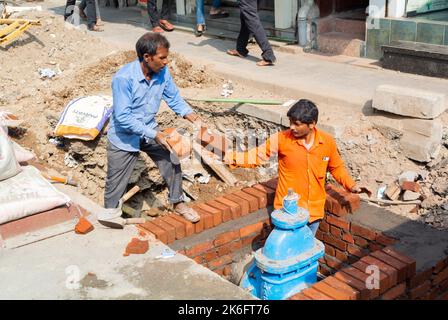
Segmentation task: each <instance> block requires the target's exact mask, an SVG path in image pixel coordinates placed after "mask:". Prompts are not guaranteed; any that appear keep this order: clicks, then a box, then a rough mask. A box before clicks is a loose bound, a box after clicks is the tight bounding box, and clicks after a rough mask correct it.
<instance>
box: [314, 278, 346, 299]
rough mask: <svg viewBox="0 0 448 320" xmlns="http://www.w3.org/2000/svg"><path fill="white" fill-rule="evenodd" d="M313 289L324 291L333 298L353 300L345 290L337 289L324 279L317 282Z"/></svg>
mask: <svg viewBox="0 0 448 320" xmlns="http://www.w3.org/2000/svg"><path fill="white" fill-rule="evenodd" d="M313 289H316V290H318V291H320V292H322V293H323V294H326V295H327V296H329V297H331V298H333V299H334V300H351V299H350V295H349V294H347V293H346V292H345V291H342V290H339V289H336V288H334V287H332V286H330V285H329V284H328V283H326V282H324V281H319V282H317V283H315V284H314V285H313Z"/></svg>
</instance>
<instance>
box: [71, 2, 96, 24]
mask: <svg viewBox="0 0 448 320" xmlns="http://www.w3.org/2000/svg"><path fill="white" fill-rule="evenodd" d="M75 5H76V0H67V2H66V4H65V12H64V20H67V18H68V17H70V16H71V15H72V14H73V11H74V8H75ZM80 7H81V9H83V10H84V9H85V12H86V15H87V25H88V26H89V28H92V27H93V26H94V25H95V24H96V10H97V9H96V5H95V0H83V1H81V3H80Z"/></svg>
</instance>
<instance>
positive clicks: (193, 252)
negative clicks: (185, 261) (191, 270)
mask: <svg viewBox="0 0 448 320" xmlns="http://www.w3.org/2000/svg"><path fill="white" fill-rule="evenodd" d="M213 248H214V247H213V242H212V241H207V242H201V243H198V244H196V245H194V246H193V247H191V248H188V247H187V248H185V253H186V255H187V257H190V258H193V257H196V256H197V255H200V254H201V253H204V252H207V251H209V250H211V249H213Z"/></svg>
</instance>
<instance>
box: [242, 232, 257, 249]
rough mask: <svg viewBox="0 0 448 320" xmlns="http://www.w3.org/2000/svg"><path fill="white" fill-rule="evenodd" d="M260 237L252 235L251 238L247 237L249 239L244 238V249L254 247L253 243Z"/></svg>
mask: <svg viewBox="0 0 448 320" xmlns="http://www.w3.org/2000/svg"><path fill="white" fill-rule="evenodd" d="M257 237H258V235H257V234H254V235H250V236H247V237H244V238H243V237H242V238H241V241H242V244H243V247H245V246H249V245H250V246H252V243H253V242H254V240H255V239H256V238H257Z"/></svg>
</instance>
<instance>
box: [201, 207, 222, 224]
mask: <svg viewBox="0 0 448 320" xmlns="http://www.w3.org/2000/svg"><path fill="white" fill-rule="evenodd" d="M197 206H198V207H199V208H201V209H202V210H204V211H206V212H208V213H210V214H211V215H212V216H213V226H214V227H216V226H218V225H220V224H221V223H222V211H221V210H219V209H216V208H214V207H211V206H209V205H207V204H205V203H200V204H198V205H197Z"/></svg>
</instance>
